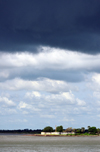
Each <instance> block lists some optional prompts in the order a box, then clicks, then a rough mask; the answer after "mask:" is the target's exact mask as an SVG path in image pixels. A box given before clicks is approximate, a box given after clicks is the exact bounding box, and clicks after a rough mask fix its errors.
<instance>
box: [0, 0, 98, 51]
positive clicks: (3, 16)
mask: <svg viewBox="0 0 100 152" xmlns="http://www.w3.org/2000/svg"><path fill="white" fill-rule="evenodd" d="M99 40H100V1H99V0H96V1H94V0H88V1H87V0H71V1H70V0H55V1H53V0H0V50H1V51H11V52H15V51H27V50H28V51H33V52H35V51H37V49H36V47H37V46H39V45H49V46H53V47H59V48H66V49H72V50H76V51H77V50H78V51H81V52H87V53H98V52H99V50H100V42H99Z"/></svg>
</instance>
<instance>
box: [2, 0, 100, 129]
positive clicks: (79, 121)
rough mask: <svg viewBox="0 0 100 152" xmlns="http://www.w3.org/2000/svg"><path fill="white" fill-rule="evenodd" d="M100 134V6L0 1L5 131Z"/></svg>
mask: <svg viewBox="0 0 100 152" xmlns="http://www.w3.org/2000/svg"><path fill="white" fill-rule="evenodd" d="M59 125H62V126H63V128H65V129H66V128H68V127H72V128H81V127H85V128H87V126H96V127H97V128H100V0H96V1H94V0H88V1H87V0H0V129H26V128H28V129H43V128H44V127H46V126H51V127H53V128H54V129H55V126H59Z"/></svg>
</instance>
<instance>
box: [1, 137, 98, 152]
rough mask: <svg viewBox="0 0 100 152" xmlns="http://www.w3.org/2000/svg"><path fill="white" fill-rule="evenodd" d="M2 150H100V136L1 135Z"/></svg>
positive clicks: (66, 151)
mask: <svg viewBox="0 0 100 152" xmlns="http://www.w3.org/2000/svg"><path fill="white" fill-rule="evenodd" d="M0 152H100V137H99V136H97V137H40V136H23V135H0Z"/></svg>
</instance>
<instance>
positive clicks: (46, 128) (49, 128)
mask: <svg viewBox="0 0 100 152" xmlns="http://www.w3.org/2000/svg"><path fill="white" fill-rule="evenodd" d="M43 131H44V132H53V128H52V127H50V126H47V127H45V128H44V129H43Z"/></svg>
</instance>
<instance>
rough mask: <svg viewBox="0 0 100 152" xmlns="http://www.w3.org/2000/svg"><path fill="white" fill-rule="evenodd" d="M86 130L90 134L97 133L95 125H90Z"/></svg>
mask: <svg viewBox="0 0 100 152" xmlns="http://www.w3.org/2000/svg"><path fill="white" fill-rule="evenodd" d="M88 132H89V133H90V134H92V135H95V134H96V133H97V129H96V127H90V128H89V129H88Z"/></svg>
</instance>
